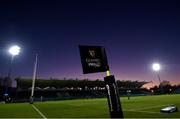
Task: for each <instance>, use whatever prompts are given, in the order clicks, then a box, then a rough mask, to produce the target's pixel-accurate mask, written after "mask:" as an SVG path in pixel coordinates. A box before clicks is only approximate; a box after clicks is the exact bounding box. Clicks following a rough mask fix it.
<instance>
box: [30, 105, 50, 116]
mask: <svg viewBox="0 0 180 119" xmlns="http://www.w3.org/2000/svg"><path fill="white" fill-rule="evenodd" d="M32 107H33V108H34V109H35V110H36V111H37V112H38V113H39V114H40V115H41V117H43V119H47V117H46V116H45V115H44V114H43V113H42V112H41V111H39V109H38V108H36V106H34V105H32Z"/></svg>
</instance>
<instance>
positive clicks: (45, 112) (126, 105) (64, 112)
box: [0, 95, 180, 118]
mask: <svg viewBox="0 0 180 119" xmlns="http://www.w3.org/2000/svg"><path fill="white" fill-rule="evenodd" d="M121 103H122V108H123V112H124V116H125V118H180V112H175V113H171V114H166V113H160V109H161V108H163V107H166V106H169V105H176V106H177V107H178V109H180V95H161V96H140V97H131V99H130V100H127V98H126V97H123V98H121ZM30 117H31V118H43V117H44V118H73V117H75V118H108V117H109V111H108V107H107V99H106V98H103V99H81V100H66V101H50V102H39V103H34V106H33V105H31V104H29V103H16V104H0V118H30Z"/></svg>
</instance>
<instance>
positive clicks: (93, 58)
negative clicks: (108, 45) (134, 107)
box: [79, 45, 109, 74]
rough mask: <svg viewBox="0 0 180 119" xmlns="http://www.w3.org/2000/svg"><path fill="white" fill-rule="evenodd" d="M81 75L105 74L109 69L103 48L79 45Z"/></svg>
mask: <svg viewBox="0 0 180 119" xmlns="http://www.w3.org/2000/svg"><path fill="white" fill-rule="evenodd" d="M79 51H80V56H81V63H82V67H83V73H84V74H88V73H97V72H105V71H107V70H108V69H109V67H108V64H107V57H106V53H105V49H104V47H101V46H86V45H79Z"/></svg>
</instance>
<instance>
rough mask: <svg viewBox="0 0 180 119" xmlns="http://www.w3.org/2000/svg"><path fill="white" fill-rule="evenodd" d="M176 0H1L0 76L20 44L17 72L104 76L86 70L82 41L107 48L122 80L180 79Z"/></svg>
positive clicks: (179, 10)
mask: <svg viewBox="0 0 180 119" xmlns="http://www.w3.org/2000/svg"><path fill="white" fill-rule="evenodd" d="M179 33H180V4H179V3H178V0H141V1H140V0H122V1H121V0H119V1H110V0H107V1H106V0H96V1H94V0H81V1H78V0H56V1H55V0H35V1H33V0H7V1H1V2H0V76H6V75H7V73H8V67H9V64H10V60H11V56H10V55H9V54H8V53H7V49H8V48H9V46H11V45H12V44H18V45H19V46H21V49H22V51H21V53H20V55H19V56H17V57H15V59H14V63H13V72H12V75H13V77H17V76H21V77H32V69H33V62H34V58H35V57H34V56H35V53H36V52H37V53H38V54H39V59H38V60H39V62H38V72H37V76H38V77H40V78H47V79H48V78H49V77H55V78H64V77H66V78H81V79H82V78H89V79H96V78H98V79H103V77H104V76H105V73H97V74H86V75H83V73H82V66H81V62H80V55H79V49H78V45H80V44H81V45H98V46H104V47H105V48H106V53H107V57H108V62H109V66H110V70H111V74H113V75H115V77H116V79H120V80H139V81H144V80H145V81H153V82H154V83H156V82H158V80H157V77H156V75H155V73H154V72H153V71H152V69H151V64H152V63H153V62H159V63H160V64H161V65H162V70H161V71H160V72H159V73H160V77H161V79H162V80H168V81H170V82H172V83H180V40H179V39H180V34H179Z"/></svg>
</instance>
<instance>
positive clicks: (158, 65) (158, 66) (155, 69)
mask: <svg viewBox="0 0 180 119" xmlns="http://www.w3.org/2000/svg"><path fill="white" fill-rule="evenodd" d="M152 68H153V70H154V71H159V70H160V64H158V63H154V64H153V65H152Z"/></svg>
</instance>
